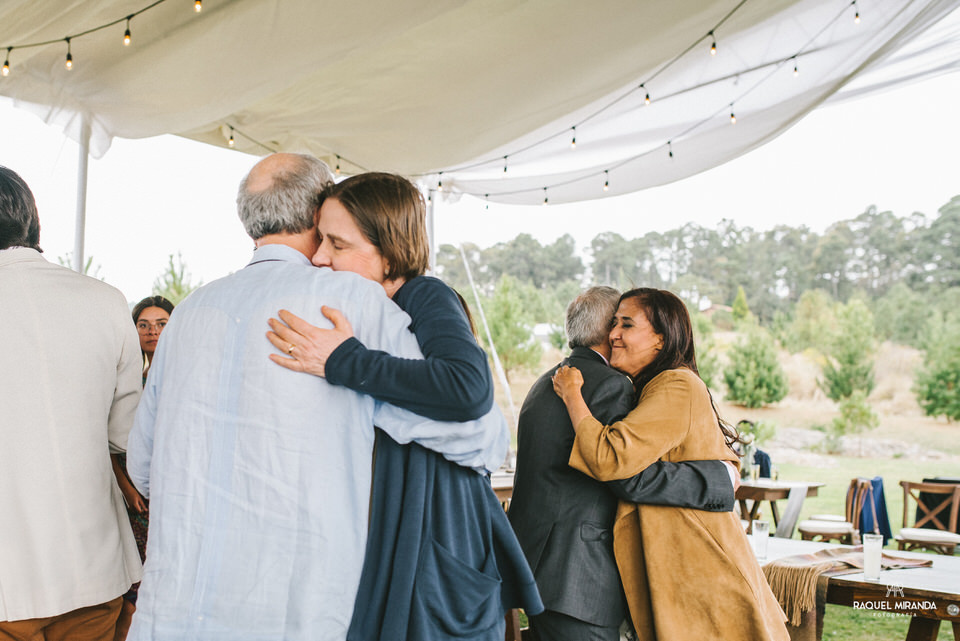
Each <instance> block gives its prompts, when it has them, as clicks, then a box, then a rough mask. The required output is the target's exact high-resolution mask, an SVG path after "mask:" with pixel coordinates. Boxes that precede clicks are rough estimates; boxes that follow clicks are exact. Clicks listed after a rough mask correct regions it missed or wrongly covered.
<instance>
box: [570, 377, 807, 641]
mask: <svg viewBox="0 0 960 641" xmlns="http://www.w3.org/2000/svg"><path fill="white" fill-rule="evenodd" d="M614 431H615V432H616V435H615V436H611V434H612V433H613V432H614ZM708 458H714V459H724V460H729V461H736V460H737V455H736V454H734V453H733V452H732V450H731V449H730V448H729V447H727V446H726V444H725V443H724V439H723V434H722V433H721V432H720V429H719V427H718V426H717V418H716V415H715V414H714V410H713V405H712V404H711V401H710V396H709V394H708V393H707V388H706V386H705V385H704V384H703V381H702V380H700V377H699V376H697V375H696V374H694V373H693V372H692V371H690V370H688V369H684V368H680V369H675V370H667V371H665V372H661V373H660V374H658V375H657V376H655V377H654V378H653V379H652V380H651V381H650V382H649V383H647V384H646V386H645V387H644V388H643V392H642V394H641V396H640V399H639V401H638V403H637V406H636V407H635V408H634V409H633V410H631V411H630V413H629V414H627V416H625V417H624V418H623V420H621V421H618V422H617V423H616V424H615V425H614V426H609V425H605V424H604V423H603V422H601V421H598V420H596V418H589V417H587V418H585V419H583V420H582V421H581V422H580V424H579V425H577V437H576V440H575V442H574V447H573V452H572V454H571V456H570V464H571V465H572V466H575V467H576V468H577V469H579V470H582V471H583V472H584V473H587V474H590V475H591V476H593V477H595V478H598V479H601V480H611V479H618V478H625V477H628V476H629V475H631V474H636V472H637V471H638V470H642V469H645V468H646V467H647V466H648V465H650V464H651V463H652V462H654V461H657V460H661V459H663V460H667V461H673V462H678V461H692V460H702V459H708ZM613 544H614V548H615V550H616V558H617V566H618V567H619V569H620V576H621V577H622V579H623V585H624V589H625V590H626V594H627V601H628V603H629V605H630V616H631V618H632V620H633V624H634V627H635V628H636V631H637V637H638V638H640V639H645V640H649V641H657V639H661V640H664V641H666V640H673V639H720V640H724V639H729V640H730V641H734V640H740V639H765V640H768V641H786V640H787V638H788V637H789V635H788V634H787V629H786V627H785V626H784V620H785V617H784V616H783V611H782V610H781V609H780V605H779V604H778V603H777V600H776V598H775V597H774V596H773V592H771V591H770V586H769V585H768V584H767V580H766V578H764V576H763V572H762V571H761V570H760V566H759V564H758V563H757V561H756V558H755V557H754V555H753V552H752V551H751V549H750V544H749V542H748V541H747V536H746V534H744V532H743V528H742V527H741V525H740V520H739V518H737V516H736V515H734V514H733V513H732V512H730V513H715V512H703V511H697V510H691V509H688V508H679V509H678V508H666V507H662V506H658V505H637V504H635V503H621V504H620V506H619V509H618V511H617V519H616V525H615V526H614V536H613Z"/></svg>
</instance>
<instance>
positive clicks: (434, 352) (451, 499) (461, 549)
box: [269, 173, 543, 641]
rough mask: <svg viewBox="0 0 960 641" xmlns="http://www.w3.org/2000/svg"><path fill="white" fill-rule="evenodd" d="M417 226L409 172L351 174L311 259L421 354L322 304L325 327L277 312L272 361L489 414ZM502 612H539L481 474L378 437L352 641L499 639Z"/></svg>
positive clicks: (458, 314)
mask: <svg viewBox="0 0 960 641" xmlns="http://www.w3.org/2000/svg"><path fill="white" fill-rule="evenodd" d="M425 218H426V217H425V206H424V202H423V196H422V195H421V194H420V192H419V191H418V190H417V188H416V187H415V186H414V185H413V184H411V183H410V182H409V181H408V180H406V179H405V178H402V177H400V176H396V175H392V174H384V173H369V174H361V175H358V176H354V177H351V178H348V179H347V180H344V181H343V182H341V183H338V184H336V185H332V186H331V187H329V188H328V189H327V190H325V192H324V194H323V199H322V205H321V208H320V215H319V222H318V225H317V230H318V233H319V235H320V239H321V244H320V249H319V250H318V251H317V253H316V254H315V255H314V257H313V263H314V264H315V265H317V266H318V267H330V268H332V269H334V270H337V271H352V272H355V273H357V274H360V275H361V276H364V277H365V278H368V279H370V280H373V281H375V282H378V283H380V284H381V285H382V286H383V288H384V290H385V291H386V293H387V295H388V296H390V297H391V298H392V299H393V301H394V302H395V303H396V304H397V305H398V306H400V307H401V308H402V309H403V310H404V311H406V312H407V314H408V315H409V316H410V318H411V325H410V329H411V331H413V332H414V335H415V336H416V338H417V342H418V343H419V345H420V350H421V351H422V352H423V355H424V358H423V359H422V360H418V359H403V358H398V357H393V356H390V355H389V354H386V353H384V352H379V351H374V350H369V349H367V348H366V347H365V346H364V345H363V344H362V343H360V341H358V340H357V339H356V338H355V337H354V336H353V331H352V329H351V327H350V323H349V319H346V318H344V317H343V315H342V314H341V313H340V312H339V311H337V310H333V309H329V308H326V307H325V308H324V309H323V313H324V315H325V316H327V318H329V319H330V320H331V322H332V323H333V325H334V328H333V329H320V328H317V327H314V326H312V325H310V324H309V323H307V322H306V321H304V320H302V319H300V318H298V317H297V316H295V315H293V314H290V313H289V312H286V311H281V312H280V314H279V315H280V318H281V319H282V321H284V322H280V321H278V320H276V319H271V321H270V325H271V328H272V329H273V330H274V331H273V332H271V333H270V334H269V337H270V340H271V342H273V344H274V345H275V346H276V347H278V348H279V349H280V350H281V351H284V352H286V349H285V348H286V347H287V346H288V345H291V344H295V345H296V346H297V350H296V353H295V354H294V355H293V356H295V359H294V358H292V357H291V358H287V357H285V356H281V355H279V354H275V355H272V356H271V359H272V360H274V362H276V363H279V364H281V365H284V366H285V367H288V368H290V369H295V370H297V371H305V372H309V373H311V374H314V375H317V376H325V377H326V379H327V380H328V381H329V382H330V383H332V384H335V385H344V386H346V387H349V388H350V389H353V390H355V391H358V392H361V393H364V394H369V395H371V396H374V397H375V398H377V399H378V400H381V401H384V402H387V403H391V404H393V405H396V406H398V407H402V408H404V409H407V410H410V411H412V412H414V413H416V414H419V415H421V416H425V417H427V418H432V419H436V420H443V421H467V420H475V419H478V418H480V417H482V416H483V415H485V414H486V413H487V412H489V411H491V408H492V406H493V380H492V377H491V375H490V368H489V365H488V364H487V356H486V354H485V353H484V351H483V350H482V349H481V348H480V346H479V345H478V344H477V342H476V339H475V338H474V336H473V334H472V331H471V327H470V324H469V321H468V319H467V316H466V313H465V310H464V307H463V306H462V304H461V302H460V299H459V297H458V296H457V294H456V292H454V291H453V290H452V289H451V288H450V287H448V286H447V285H446V284H444V283H443V282H442V281H440V280H438V279H436V278H433V277H430V276H425V275H424V272H425V271H426V269H427V266H428V261H429V245H428V241H427V234H426V228H425ZM494 411H497V410H494ZM509 607H523V608H525V609H526V610H527V613H528V614H531V615H532V614H536V613H538V612H540V611H541V610H542V609H543V605H542V603H541V602H540V597H539V593H538V592H537V590H536V583H535V581H534V579H533V574H532V572H531V571H530V568H529V566H528V565H527V562H526V559H525V558H524V556H523V553H522V551H521V549H520V546H519V544H518V543H517V540H516V537H515V536H514V534H513V530H512V529H511V528H510V524H509V522H508V521H507V519H506V515H505V514H504V512H503V509H502V508H501V506H500V502H499V500H498V499H497V498H496V495H495V494H494V493H493V490H492V488H491V487H490V483H489V479H488V478H487V477H486V476H485V475H481V474H479V473H477V472H476V471H474V470H470V469H467V468H463V467H459V466H457V465H455V464H453V463H451V462H449V461H447V460H446V459H444V458H443V457H442V456H441V455H439V454H437V453H436V452H433V451H431V450H428V449H426V448H423V447H421V446H420V445H417V444H415V443H412V444H408V445H400V444H398V443H396V442H395V441H393V440H392V439H391V438H390V437H389V436H387V435H386V434H385V433H383V432H381V431H379V430H378V431H377V441H376V449H375V462H374V476H373V496H372V499H371V509H370V533H369V535H368V541H367V548H366V556H365V560H364V567H363V572H362V575H361V579H360V587H359V591H358V594H357V600H356V605H355V608H354V616H353V620H352V622H351V625H350V630H349V632H348V634H347V638H348V640H349V641H374V640H377V641H380V640H386V639H398V638H399V639H404V638H405V639H412V640H413V639H431V640H433V639H448V638H449V639H454V638H456V639H476V640H478V641H479V640H490V641H493V640H499V639H503V636H504V617H503V615H504V611H505V609H506V608H509Z"/></svg>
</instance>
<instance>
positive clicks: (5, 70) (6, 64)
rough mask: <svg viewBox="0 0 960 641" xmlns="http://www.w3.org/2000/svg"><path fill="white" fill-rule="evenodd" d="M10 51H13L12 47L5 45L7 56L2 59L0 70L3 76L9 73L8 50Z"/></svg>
mask: <svg viewBox="0 0 960 641" xmlns="http://www.w3.org/2000/svg"><path fill="white" fill-rule="evenodd" d="M11 51H13V47H7V57H6V58H5V59H4V60H3V70H2V71H0V74H3V77H4V78H6V77H7V76H9V75H10V52H11Z"/></svg>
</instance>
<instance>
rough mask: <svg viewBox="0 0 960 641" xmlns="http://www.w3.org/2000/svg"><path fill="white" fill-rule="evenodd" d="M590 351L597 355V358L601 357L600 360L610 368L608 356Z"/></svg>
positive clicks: (593, 350)
mask: <svg viewBox="0 0 960 641" xmlns="http://www.w3.org/2000/svg"><path fill="white" fill-rule="evenodd" d="M590 351H591V352H593V353H594V354H596V355H597V356H599V357H600V358H602V359H603V362H604V363H606V364H607V367H610V361H609V360H608V359H607V357H606V356H604V355H603V354H601V353H600V352H598V351H597V350H595V349H592V348H591V349H590Z"/></svg>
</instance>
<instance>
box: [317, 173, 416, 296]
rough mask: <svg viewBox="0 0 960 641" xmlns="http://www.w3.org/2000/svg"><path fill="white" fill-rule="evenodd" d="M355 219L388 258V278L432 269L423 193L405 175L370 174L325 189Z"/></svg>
mask: <svg viewBox="0 0 960 641" xmlns="http://www.w3.org/2000/svg"><path fill="white" fill-rule="evenodd" d="M321 198H322V199H323V200H326V199H327V198H335V199H336V200H337V201H339V202H340V204H341V205H343V207H344V209H346V210H347V211H348V212H349V213H350V215H351V216H352V217H353V220H354V222H356V223H357V227H359V228H360V231H361V232H363V235H364V236H366V238H367V240H369V241H370V243H371V244H373V246H374V247H376V248H377V249H378V250H379V251H380V253H381V254H382V255H383V257H384V258H386V259H387V264H388V265H389V271H388V272H387V274H386V277H387V278H388V279H394V278H400V277H403V278H405V279H408V280H409V279H411V278H415V277H416V276H421V275H423V274H424V273H425V272H426V271H427V268H428V267H429V266H430V243H429V240H428V239H427V226H426V205H425V203H424V202H423V195H422V194H421V193H420V190H419V189H417V188H416V186H415V185H414V184H413V183H411V182H410V181H409V180H407V179H406V178H404V177H403V176H397V175H395V174H387V173H379V172H371V173H367V174H358V175H356V176H351V177H350V178H347V179H346V180H344V181H342V182H339V183H337V184H335V185H330V186H329V187H327V188H326V189H324V190H323V193H322V195H321Z"/></svg>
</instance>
